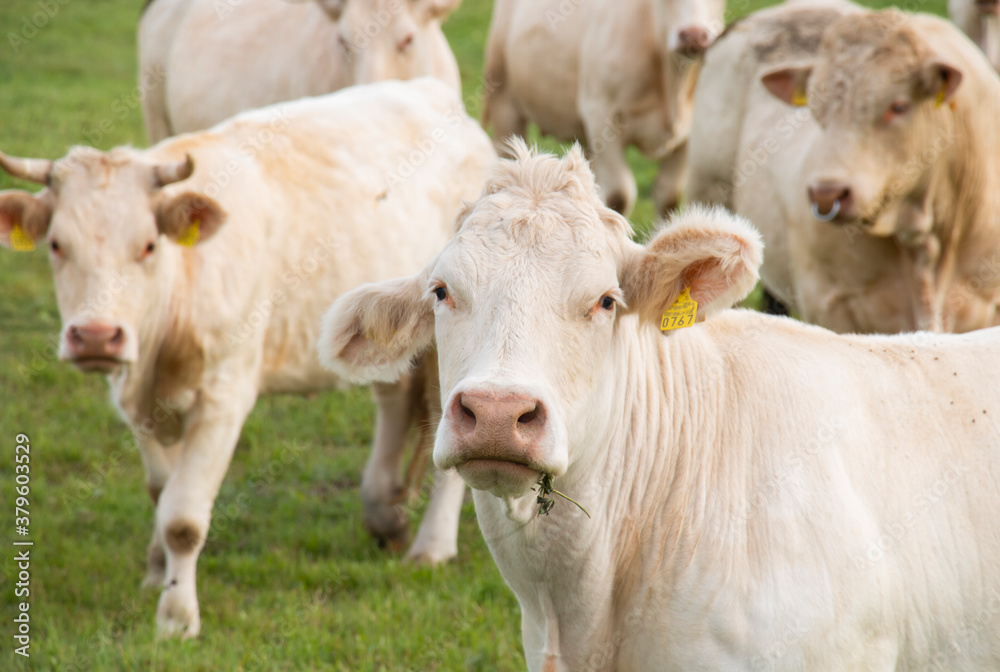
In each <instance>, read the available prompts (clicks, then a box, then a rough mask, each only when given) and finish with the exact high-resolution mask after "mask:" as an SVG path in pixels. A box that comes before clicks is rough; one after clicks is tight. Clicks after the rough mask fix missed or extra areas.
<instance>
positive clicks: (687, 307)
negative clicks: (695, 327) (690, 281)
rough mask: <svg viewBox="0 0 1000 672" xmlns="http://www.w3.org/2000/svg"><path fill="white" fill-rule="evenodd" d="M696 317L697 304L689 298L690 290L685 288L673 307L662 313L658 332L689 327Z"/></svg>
mask: <svg viewBox="0 0 1000 672" xmlns="http://www.w3.org/2000/svg"><path fill="white" fill-rule="evenodd" d="M697 316H698V302H697V301H695V300H694V299H692V298H691V288H690V287H685V288H684V291H683V292H681V294H680V296H678V297H677V300H676V301H674V303H673V305H672V306H670V307H669V308H667V312H665V313H663V317H662V318H661V319H660V331H670V330H671V329H683V328H684V327H690V326H691V325H692V324H694V319H695V317H697Z"/></svg>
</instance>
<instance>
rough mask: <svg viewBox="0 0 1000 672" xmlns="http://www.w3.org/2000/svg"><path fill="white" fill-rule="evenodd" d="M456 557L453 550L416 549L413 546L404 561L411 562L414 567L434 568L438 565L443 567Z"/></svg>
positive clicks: (455, 552)
mask: <svg viewBox="0 0 1000 672" xmlns="http://www.w3.org/2000/svg"><path fill="white" fill-rule="evenodd" d="M456 555H458V551H457V550H455V549H440V548H433V547H426V548H418V547H417V546H414V547H413V548H411V549H410V552H409V553H407V554H406V561H407V562H411V563H413V564H414V565H423V566H429V567H436V566H438V565H443V564H444V563H446V562H448V561H449V560H451V559H452V558H454V557H455V556H456Z"/></svg>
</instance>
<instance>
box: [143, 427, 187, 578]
mask: <svg viewBox="0 0 1000 672" xmlns="http://www.w3.org/2000/svg"><path fill="white" fill-rule="evenodd" d="M135 438H136V442H137V443H138V446H139V454H140V455H141V456H142V464H143V466H144V467H145V468H146V490H147V491H148V492H149V498H150V499H151V500H153V538H152V539H151V540H150V542H149V548H148V550H147V552H146V577H145V578H144V579H143V580H142V585H143V586H144V587H148V588H153V587H155V588H161V587H162V586H163V579H164V578H165V576H166V570H167V555H166V552H165V551H164V548H163V537H162V536H160V531H159V527H158V526H157V524H156V507H157V504H158V503H159V501H160V493H161V492H163V488H164V487H165V486H166V484H167V480H168V479H169V478H170V474H172V473H173V471H174V468H175V467H176V465H177V458H178V456H179V455H180V450H181V448H180V445H179V444H177V445H174V446H171V447H169V448H167V447H165V446H163V445H162V444H161V443H160V442H159V441H157V440H156V438H155V437H153V436H152V435H149V434H141V433H137V434H136V437H135Z"/></svg>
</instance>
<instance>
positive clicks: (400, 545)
mask: <svg viewBox="0 0 1000 672" xmlns="http://www.w3.org/2000/svg"><path fill="white" fill-rule="evenodd" d="M364 524H365V529H366V530H368V534H370V535H372V537H374V538H375V541H377V542H378V546H379V548H384V549H387V550H390V551H394V552H401V551H403V550H405V549H406V546H407V544H408V543H409V542H410V517H409V516H407V515H406V511H404V510H403V507H401V506H392V505H390V506H385V505H380V504H368V505H366V506H365V507H364Z"/></svg>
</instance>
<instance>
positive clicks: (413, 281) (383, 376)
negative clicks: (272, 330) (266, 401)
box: [316, 274, 434, 383]
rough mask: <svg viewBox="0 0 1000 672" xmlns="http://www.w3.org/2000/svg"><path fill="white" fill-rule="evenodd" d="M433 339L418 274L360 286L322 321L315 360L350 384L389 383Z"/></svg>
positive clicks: (427, 302)
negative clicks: (317, 356)
mask: <svg viewBox="0 0 1000 672" xmlns="http://www.w3.org/2000/svg"><path fill="white" fill-rule="evenodd" d="M433 339H434V308H433V304H432V300H431V298H430V297H428V296H427V277H426V276H425V275H424V274H421V275H415V276H410V277H407V278H398V279H395V280H387V281H384V282H378V283H374V284H369V285H362V286H361V287H358V288H356V289H354V290H352V291H350V292H348V293H347V294H344V295H343V296H341V297H340V298H339V299H337V300H336V301H335V302H334V303H333V305H332V306H330V308H329V310H327V311H326V314H325V315H324V316H323V327H322V331H321V332H320V337H319V342H318V343H317V346H316V347H317V349H318V352H319V361H320V363H321V364H322V365H323V366H324V367H326V368H327V369H329V370H331V371H333V372H334V373H336V374H337V375H338V376H340V377H342V378H344V379H345V380H348V381H351V382H355V383H370V382H374V381H382V382H395V381H396V380H399V377H400V376H402V375H403V374H404V373H406V372H407V371H408V370H409V369H410V367H411V365H412V362H413V360H414V358H415V357H416V356H417V355H419V354H420V353H421V352H423V351H424V350H425V349H426V348H427V347H428V346H429V345H430V344H431V343H432V341H433Z"/></svg>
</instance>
